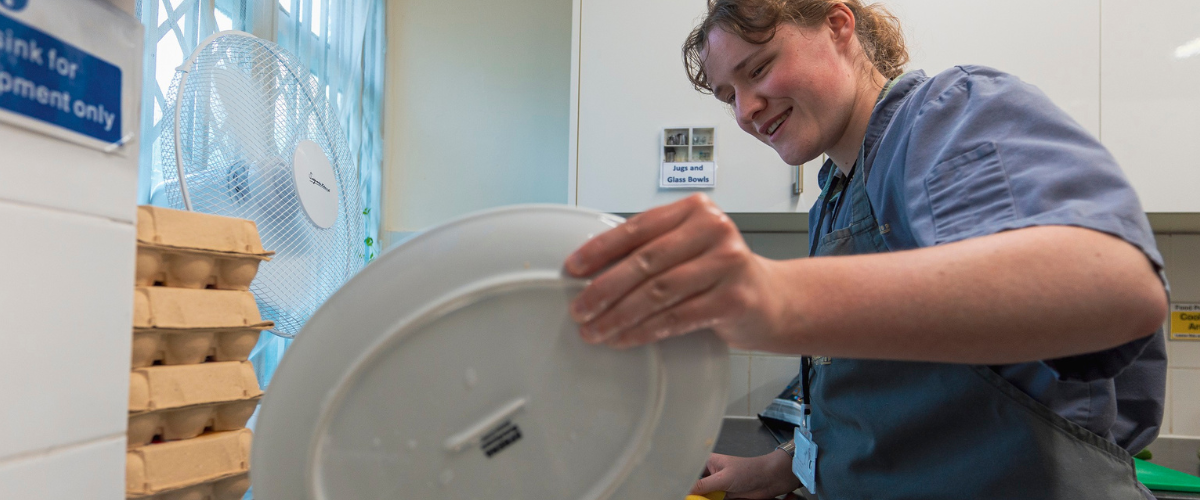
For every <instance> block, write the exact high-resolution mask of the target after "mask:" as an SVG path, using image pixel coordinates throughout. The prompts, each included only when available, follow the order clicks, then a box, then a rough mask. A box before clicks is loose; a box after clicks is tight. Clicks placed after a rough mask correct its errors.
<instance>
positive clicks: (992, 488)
mask: <svg viewBox="0 0 1200 500" xmlns="http://www.w3.org/2000/svg"><path fill="white" fill-rule="evenodd" d="M864 150H865V146H864ZM857 165H858V166H856V168H855V169H854V170H852V172H851V175H850V177H849V179H847V178H846V177H844V176H843V175H842V174H841V172H840V171H838V172H837V173H836V174H835V175H833V176H830V177H832V178H831V179H829V180H828V181H827V182H825V183H824V187H823V191H822V193H821V200H822V201H821V203H820V208H819V210H813V211H812V212H813V213H810V215H809V218H810V220H809V222H810V225H809V228H810V232H809V238H810V245H811V248H810V254H811V256H815V257H822V256H833V255H855V254H869V253H882V252H887V251H888V248H887V246H886V244H885V243H884V240H883V237H882V236H881V232H886V231H888V230H889V228H887V227H886V226H885V227H880V226H879V224H878V222H877V221H876V219H875V215H874V212H873V211H872V209H871V202H870V200H869V199H867V190H866V183H865V181H864V179H863V177H864V175H858V172H862V171H864V169H863V168H861V166H862V165H863V153H861V152H860V154H859V160H858V164H857ZM833 170H834V171H836V169H833ZM839 210H844V211H848V214H849V217H848V218H847V219H846V220H849V221H850V224H849V226H848V227H843V228H836V229H835V228H833V227H832V226H833V225H834V223H833V222H832V221H833V220H835V219H837V212H838V211H839ZM804 366H805V369H806V370H807V373H805V375H806V376H805V377H804V378H806V379H808V380H809V381H810V383H809V386H810V387H808V390H807V391H805V392H806V393H808V394H809V396H810V397H811V402H812V404H811V405H810V406H811V411H812V414H811V417H810V418H811V429H812V437H813V441H814V442H815V443H816V444H817V446H818V448H819V452H818V454H817V459H816V479H817V480H816V491H817V495H818V496H819V497H820V498H821V499H823V500H848V499H868V498H869V499H910V498H911V499H984V498H1005V499H1008V498H1011V499H1022V500H1025V499H1048V500H1056V499H1064V500H1065V499H1072V500H1074V499H1085V500H1105V499H1114V500H1115V499H1121V500H1141V499H1145V498H1153V497H1151V496H1150V495H1149V492H1148V491H1146V490H1145V489H1144V488H1143V487H1142V486H1141V485H1140V484H1139V483H1138V482H1137V479H1136V477H1135V472H1134V468H1133V460H1132V458H1131V457H1130V456H1129V454H1128V453H1127V452H1126V451H1125V450H1124V449H1122V448H1121V447H1120V446H1117V445H1116V444H1114V443H1112V442H1110V441H1107V440H1105V439H1103V438H1101V437H1100V436H1097V435H1096V434H1093V433H1092V432H1090V431H1088V430H1087V429H1084V428H1083V427H1081V426H1079V425H1078V424H1075V423H1073V422H1071V421H1069V420H1067V419H1065V418H1063V417H1061V416H1059V415H1058V414H1056V413H1054V412H1053V411H1051V410H1050V409H1049V408H1047V407H1046V406H1044V405H1042V404H1041V403H1039V402H1037V401H1036V400H1034V399H1033V398H1032V397H1030V396H1029V395H1027V394H1025V393H1024V392H1022V391H1021V390H1020V389H1018V388H1017V387H1016V386H1014V385H1012V384H1011V383H1009V382H1008V381H1007V380H1005V379H1004V378H1003V377H1001V376H1000V375H998V374H997V373H996V372H995V371H993V370H992V369H991V368H989V367H987V366H980V365H965V364H948V363H921V362H907V361H877V360H858V359H829V358H813V359H806V362H805V363H804Z"/></svg>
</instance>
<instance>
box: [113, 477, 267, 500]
mask: <svg viewBox="0 0 1200 500" xmlns="http://www.w3.org/2000/svg"><path fill="white" fill-rule="evenodd" d="M249 489H250V474H238V475H236V476H230V477H227V478H225V479H218V480H216V481H211V482H207V483H202V484H197V485H195V486H188V487H186V488H182V489H178V490H172V491H164V492H162V493H158V494H155V495H149V496H131V497H129V498H136V499H138V500H241V499H242V497H243V496H245V494H246V490H249Z"/></svg>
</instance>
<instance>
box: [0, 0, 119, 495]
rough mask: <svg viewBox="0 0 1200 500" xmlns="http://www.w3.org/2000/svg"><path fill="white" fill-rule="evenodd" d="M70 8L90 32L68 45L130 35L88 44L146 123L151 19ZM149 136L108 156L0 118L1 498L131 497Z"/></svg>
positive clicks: (82, 5) (96, 7) (91, 7)
mask: <svg viewBox="0 0 1200 500" xmlns="http://www.w3.org/2000/svg"><path fill="white" fill-rule="evenodd" d="M124 3H129V2H124ZM41 5H45V4H44V3H43V4H41ZM68 10H70V12H69V13H68V14H64V15H63V16H62V18H63V19H66V21H64V22H67V21H70V22H76V21H78V22H79V23H80V26H81V28H80V29H76V30H67V31H70V33H69V35H71V36H73V37H82V38H79V39H75V40H70V39H69V40H68V41H73V42H74V43H76V44H81V43H80V42H82V41H86V40H97V39H102V38H103V37H104V36H105V33H109V34H113V35H114V36H116V35H120V36H121V37H122V38H123V39H124V40H125V41H126V42H128V43H127V44H125V45H122V44H119V43H108V44H100V45H102V46H98V45H96V44H91V45H88V46H87V49H88V50H89V51H91V52H93V53H94V54H96V55H98V56H99V57H103V58H105V59H106V60H108V61H110V62H113V63H115V64H117V65H119V66H120V67H121V69H122V76H123V82H124V83H123V85H124V87H123V90H122V96H123V101H122V102H123V103H124V105H123V111H124V117H123V122H124V126H125V127H126V130H127V131H137V130H138V129H139V120H138V118H139V113H138V108H139V105H138V102H140V101H139V100H138V95H139V94H140V91H139V88H140V85H139V83H138V82H140V81H141V78H140V74H139V73H140V69H139V66H140V61H141V42H140V41H141V38H142V33H141V31H140V26H141V25H140V24H139V23H138V22H137V21H136V20H135V19H133V18H132V17H129V16H128V15H127V14H125V13H122V12H120V11H117V10H116V9H113V8H112V7H110V6H107V5H104V4H100V3H98V2H72V5H71V9H68ZM36 11H37V7H35V5H34V4H31V5H30V6H29V8H28V9H27V10H25V11H23V13H24V14H28V16H29V17H31V18H32V17H36V16H34V14H37V15H38V16H41V14H38V13H37V12H36ZM10 14H11V13H10ZM58 14H59V12H55V16H58ZM38 19H42V18H41V17H38ZM26 21H29V20H28V19H27V20H26ZM105 30H111V31H105ZM58 31H59V32H61V31H63V29H62V28H61V26H60V27H59V28H58ZM56 34H58V35H59V36H63V37H64V38H70V37H68V36H67V35H63V34H61V33H56ZM138 144H140V143H139V142H138V141H136V140H133V141H131V142H130V143H129V144H127V145H126V151H124V152H121V151H118V152H114V153H104V152H101V151H100V150H98V149H92V148H87V147H83V146H79V145H76V144H75V143H71V142H66V141H63V140H60V139H56V138H52V137H49V136H46V135H43V134H37V133H33V132H30V131H28V130H25V129H20V128H15V127H12V126H10V125H6V124H0V152H2V156H3V160H2V161H0V181H2V182H0V262H2V263H3V267H2V268H0V353H3V355H4V361H3V362H0V402H2V403H0V498H2V499H5V500H9V499H12V500H25V499H30V500H32V499H38V500H41V499H53V500H59V499H62V500H67V499H79V498H87V499H96V500H118V499H123V498H125V473H124V469H125V427H126V421H127V418H128V413H127V412H128V404H129V397H128V390H129V366H130V365H129V362H130V361H129V356H130V343H131V340H132V334H131V326H132V323H133V322H132V316H133V275H134V252H135V250H134V248H135V234H136V229H135V227H134V217H135V214H136V208H135V207H136V200H137V198H136V196H137V192H136V189H137V173H138V168H137V149H138Z"/></svg>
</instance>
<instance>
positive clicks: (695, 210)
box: [566, 196, 1167, 364]
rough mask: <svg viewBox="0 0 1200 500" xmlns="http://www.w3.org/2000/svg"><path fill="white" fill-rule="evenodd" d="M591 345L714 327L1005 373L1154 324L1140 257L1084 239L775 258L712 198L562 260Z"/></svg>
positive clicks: (820, 349)
mask: <svg viewBox="0 0 1200 500" xmlns="http://www.w3.org/2000/svg"><path fill="white" fill-rule="evenodd" d="M610 263H611V264H613V265H612V267H611V268H609V269H607V270H606V271H604V272H603V273H601V274H600V275H599V276H597V277H596V278H595V279H594V280H593V282H592V284H591V285H590V286H588V287H587V289H585V290H584V292H583V293H581V294H580V296H579V297H578V298H577V299H576V301H575V303H574V304H573V307H572V314H573V316H574V317H575V318H576V320H577V321H580V322H581V323H582V327H581V334H582V335H583V337H584V339H585V340H589V341H592V342H605V343H608V344H611V345H615V346H632V345H640V344H645V343H648V342H653V341H655V340H657V339H661V338H666V337H669V336H673V335H680V334H684V333H687V332H690V331H694V330H696V329H700V328H706V327H707V328H712V329H713V330H715V331H716V332H717V334H718V335H720V336H721V337H722V338H723V339H725V340H726V341H727V342H728V343H729V344H730V345H731V346H733V347H738V348H745V349H755V350H767V351H774V352H786V353H802V354H818V355H825V356H834V357H850V358H886V359H902V360H920V361H948V362H967V363H981V364H1004V363H1016V362H1024V361H1034V360H1042V359H1052V358H1058V357H1064V356H1069V355H1075V354H1082V353H1087V352H1095V351H1100V350H1103V349H1106V348H1111V347H1115V346H1118V345H1121V344H1123V343H1126V342H1128V341H1130V340H1134V339H1137V338H1140V337H1144V336H1146V335H1149V334H1150V333H1152V332H1154V331H1155V330H1156V329H1157V328H1158V327H1159V326H1160V325H1161V323H1162V321H1163V318H1164V316H1165V314H1166V309H1167V298H1166V295H1165V293H1164V291H1163V286H1162V283H1161V281H1159V279H1158V276H1157V274H1156V273H1155V271H1154V269H1153V267H1152V266H1151V264H1150V262H1149V261H1148V259H1147V258H1146V257H1145V256H1144V255H1143V254H1142V253H1141V251H1140V250H1138V249H1137V248H1136V247H1134V246H1133V245H1131V244H1129V243H1127V242H1125V241H1123V240H1121V239H1118V238H1115V237H1112V236H1109V235H1106V234H1103V233H1100V232H1097V231H1093V230H1090V229H1082V228H1075V227H1066V226H1045V227H1034V228H1027V229H1019V230H1014V231H1008V232H1003V233H998V234H994V235H990V236H984V237H979V238H974V239H970V240H966V241H962V242H958V243H952V244H947V245H941V246H936V247H930V248H923V249H919V250H911V251H904V252H894V253H886V254H873V255H861V256H846V257H822V258H813V259H798V260H790V261H773V260H769V259H765V258H763V257H759V256H757V255H754V254H753V253H751V252H750V250H749V248H748V247H746V245H745V243H744V241H743V240H742V238H741V235H740V234H739V233H738V231H737V228H736V227H734V226H733V223H732V222H731V221H730V220H729V218H728V217H727V216H725V215H724V214H723V213H721V212H720V210H719V209H717V208H716V206H715V205H714V204H713V203H712V202H711V201H709V200H708V199H707V198H706V197H703V196H695V197H692V198H688V199H686V200H682V201H680V202H677V203H674V204H672V205H667V206H665V207H660V208H658V209H654V210H651V211H648V212H646V213H644V214H641V215H639V216H637V217H634V218H632V219H630V221H629V222H627V223H626V224H625V225H622V226H620V227H618V228H616V229H614V230H612V231H609V232H608V233H604V234H602V235H600V236H597V237H596V238H594V239H593V240H592V241H590V242H588V243H587V244H585V245H584V246H583V247H581V248H580V250H579V251H577V252H576V253H575V254H574V255H572V257H570V258H568V260H567V263H566V269H567V271H568V272H571V273H573V274H576V275H579V276H587V275H591V274H592V273H595V272H596V271H598V270H600V269H602V268H604V267H605V266H606V265H608V264H610Z"/></svg>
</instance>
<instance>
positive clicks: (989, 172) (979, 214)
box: [925, 142, 1016, 243]
mask: <svg viewBox="0 0 1200 500" xmlns="http://www.w3.org/2000/svg"><path fill="white" fill-rule="evenodd" d="M925 191H926V194H927V195H928V196H929V205H930V208H931V210H932V215H933V227H934V236H935V238H936V240H937V241H936V242H937V243H945V242H949V241H958V240H961V239H963V238H966V237H970V236H975V235H976V233H979V232H980V230H981V229H983V228H984V227H985V226H988V225H992V224H996V223H998V222H1001V221H1007V220H1012V219H1015V218H1016V209H1015V206H1014V205H1015V204H1014V202H1013V195H1012V188H1011V186H1010V185H1009V182H1008V174H1007V173H1006V172H1005V171H1004V164H1003V162H1001V160H1000V155H999V154H998V153H997V151H996V145H995V143H991V142H989V143H986V144H983V145H982V146H979V147H977V148H975V149H972V150H971V151H968V152H966V153H963V154H961V155H958V156H956V157H954V158H951V159H949V160H946V161H944V162H942V163H939V164H937V165H935V166H934V167H933V168H932V169H930V171H929V173H928V174H927V175H926V177H925ZM983 232H987V231H983Z"/></svg>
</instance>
